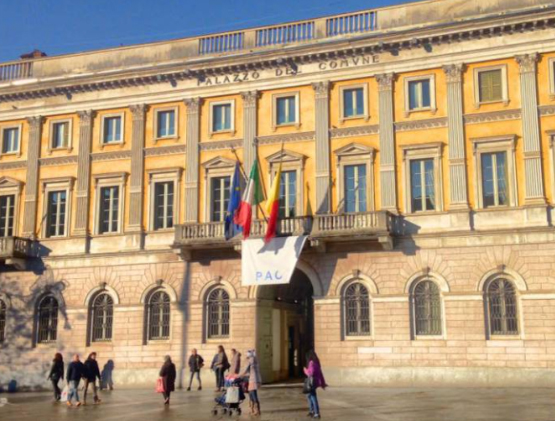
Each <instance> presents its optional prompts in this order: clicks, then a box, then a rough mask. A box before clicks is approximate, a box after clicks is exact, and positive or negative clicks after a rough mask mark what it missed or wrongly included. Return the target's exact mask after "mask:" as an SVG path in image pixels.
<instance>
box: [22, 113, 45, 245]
mask: <svg viewBox="0 0 555 421" xmlns="http://www.w3.org/2000/svg"><path fill="white" fill-rule="evenodd" d="M27 123H29V141H28V142H27V177H26V183H25V204H24V211H23V230H22V235H23V237H28V238H35V229H36V223H37V199H38V197H37V192H38V183H39V156H40V139H41V133H42V117H40V116H39V117H30V118H28V119H27ZM20 147H21V145H20Z"/></svg>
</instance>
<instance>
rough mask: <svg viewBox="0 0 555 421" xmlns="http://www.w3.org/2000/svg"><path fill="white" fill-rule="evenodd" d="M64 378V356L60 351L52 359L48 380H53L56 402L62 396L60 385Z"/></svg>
mask: <svg viewBox="0 0 555 421" xmlns="http://www.w3.org/2000/svg"><path fill="white" fill-rule="evenodd" d="M63 378H64V357H62V354H60V353H59V352H57V353H56V355H54V359H53V360H52V365H51V366H50V373H49V374H48V380H50V381H51V382H52V390H53V391H54V400H55V401H56V402H59V401H60V398H61V397H62V391H61V390H60V388H59V387H58V383H59V381H60V379H61V380H62V381H63Z"/></svg>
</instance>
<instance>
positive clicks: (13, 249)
mask: <svg viewBox="0 0 555 421" xmlns="http://www.w3.org/2000/svg"><path fill="white" fill-rule="evenodd" d="M30 255H31V240H29V239H27V238H19V237H2V238H0V259H10V258H25V257H29V256H30Z"/></svg>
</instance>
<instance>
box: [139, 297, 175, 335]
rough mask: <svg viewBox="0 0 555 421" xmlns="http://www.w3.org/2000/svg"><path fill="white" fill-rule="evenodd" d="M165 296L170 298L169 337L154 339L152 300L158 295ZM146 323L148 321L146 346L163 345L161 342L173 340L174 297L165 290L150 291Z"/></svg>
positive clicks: (146, 306) (147, 300) (146, 309)
mask: <svg viewBox="0 0 555 421" xmlns="http://www.w3.org/2000/svg"><path fill="white" fill-rule="evenodd" d="M160 293H162V294H165V295H166V296H167V297H168V320H169V323H168V335H167V336H161V337H152V336H151V326H152V323H151V317H152V312H151V307H152V298H153V297H154V296H155V295H156V294H160ZM145 319H146V320H145V321H146V326H145V328H146V332H145V333H146V335H145V337H146V344H148V343H161V342H168V341H171V339H172V296H171V294H170V293H169V292H168V291H166V289H165V288H155V289H154V290H152V291H150V292H149V294H148V297H147V299H146V302H145Z"/></svg>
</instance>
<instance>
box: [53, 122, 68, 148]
mask: <svg viewBox="0 0 555 421" xmlns="http://www.w3.org/2000/svg"><path fill="white" fill-rule="evenodd" d="M52 132H53V133H52V148H53V149H58V148H67V146H68V144H69V123H67V122H60V123H54V124H52Z"/></svg>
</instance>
